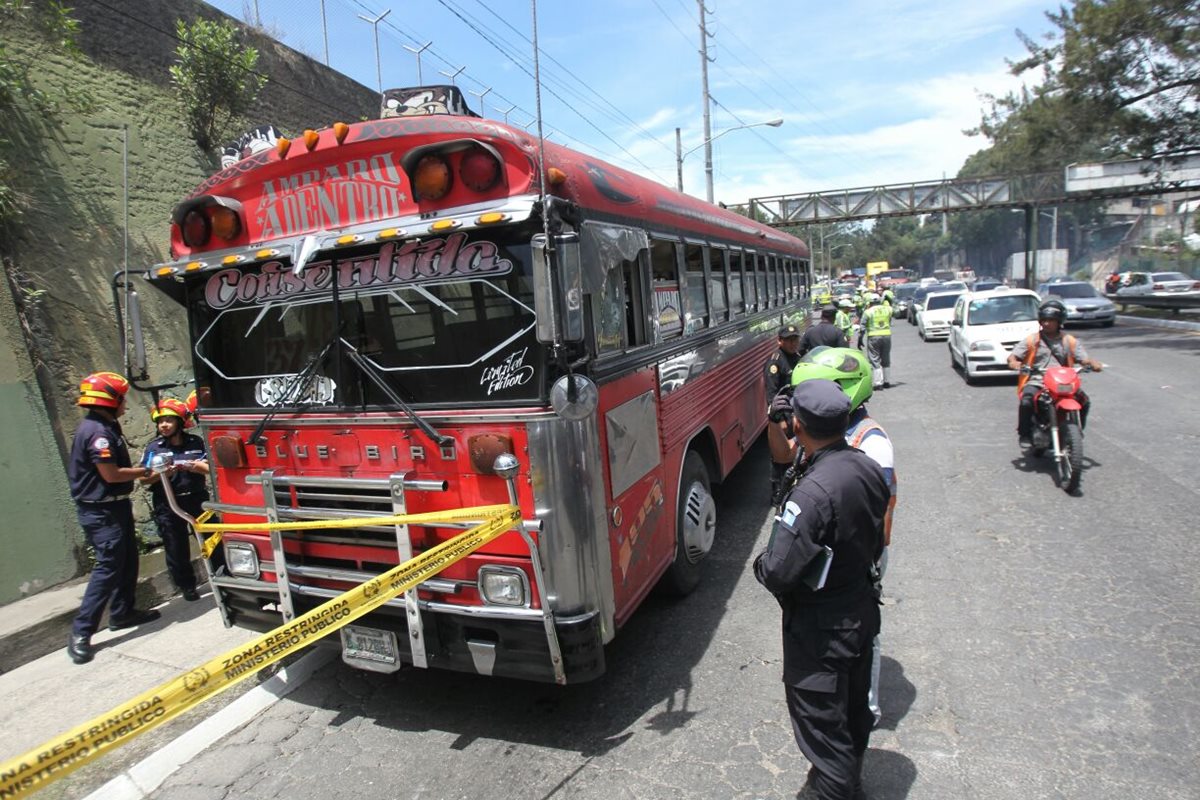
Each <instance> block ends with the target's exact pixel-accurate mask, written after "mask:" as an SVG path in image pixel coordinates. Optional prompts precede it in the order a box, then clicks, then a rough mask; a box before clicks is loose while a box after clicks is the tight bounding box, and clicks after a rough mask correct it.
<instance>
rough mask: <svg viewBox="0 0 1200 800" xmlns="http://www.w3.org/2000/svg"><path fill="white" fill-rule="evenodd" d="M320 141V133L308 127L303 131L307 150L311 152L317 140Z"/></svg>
mask: <svg viewBox="0 0 1200 800" xmlns="http://www.w3.org/2000/svg"><path fill="white" fill-rule="evenodd" d="M319 141H321V134H319V133H317V132H316V131H314V130H313V129H312V128H309V129H308V130H306V131H305V132H304V146H305V147H307V148H308V152H310V153H311V152H312V151H313V149H314V148H315V147H316V146H317V142H319Z"/></svg>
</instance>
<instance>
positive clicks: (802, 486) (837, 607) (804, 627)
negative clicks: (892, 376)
mask: <svg viewBox="0 0 1200 800" xmlns="http://www.w3.org/2000/svg"><path fill="white" fill-rule="evenodd" d="M792 407H793V410H794V422H793V424H794V428H795V433H796V438H797V440H798V441H799V443H800V445H801V446H802V447H803V448H804V451H805V452H806V453H808V454H810V455H809V456H808V457H807V459H806V464H805V470H804V473H803V474H802V475H801V477H800V480H799V481H798V482H797V484H796V486H795V488H793V489H792V491H791V493H790V494H789V495H788V497H787V500H786V502H785V503H784V506H783V509H782V511H781V513H780V516H779V517H777V518H776V521H775V526H774V528H773V529H772V531H771V538H770V541H769V542H768V543H767V547H766V549H765V550H764V551H763V552H762V553H760V554H759V555H758V557H757V558H755V560H754V576H755V577H756V578H757V579H758V582H759V583H761V584H762V585H763V586H765V587H766V588H767V589H768V590H769V591H770V592H771V593H772V594H773V595H775V598H776V600H778V601H779V604H780V606H781V607H782V609H783V682H784V693H785V696H786V698H787V707H788V714H789V716H790V717H791V721H792V730H793V733H794V734H795V737H796V743H797V745H799V747H800V750H801V751H802V752H803V753H804V755H805V757H806V758H807V759H808V760H809V762H811V763H812V765H813V768H812V770H810V771H809V782H810V784H811V785H812V787H813V789H814V790H815V792H816V795H817V797H819V798H822V799H823V800H830V799H831V798H858V797H863V796H865V795H863V791H862V763H863V755H864V754H865V753H866V750H867V743H868V741H869V739H870V735H871V728H872V726H873V724H874V717H873V716H872V715H871V710H870V708H869V707H868V705H867V693H868V689H869V687H870V682H871V642H872V640H873V639H874V638H875V636H876V634H878V632H879V595H878V591H877V589H876V587H875V583H874V577H873V567H874V565H875V563H876V562H877V561H878V560H879V557H880V555H881V553H882V551H883V526H884V516H885V515H886V513H887V507H888V499H889V492H888V487H887V480H886V478H885V477H884V475H883V471H882V470H881V469H880V468H879V466H878V465H877V464H876V463H875V462H874V461H873V460H871V458H870V457H869V456H867V455H866V454H865V453H863V452H862V451H860V450H857V449H855V448H853V447H851V446H850V445H848V444H847V443H846V440H845V438H844V437H845V433H846V426H847V423H848V420H849V416H850V399H849V398H848V397H847V396H846V394H845V393H844V392H843V391H842V389H841V387H839V386H838V384H836V383H834V382H833V381H828V380H810V381H805V382H804V383H802V384H800V385H799V386H797V387H796V388H795V390H794V392H793V397H792Z"/></svg>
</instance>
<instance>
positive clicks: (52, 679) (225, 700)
mask: <svg viewBox="0 0 1200 800" xmlns="http://www.w3.org/2000/svg"><path fill="white" fill-rule="evenodd" d="M82 590H83V584H79V585H73V586H69V587H63V588H60V589H58V590H52V591H51V592H43V593H42V594H40V595H37V596H36V597H33V598H29V599H27V600H23V601H19V602H18V603H13V604H10V605H9V606H6V607H4V608H3V609H0V621H3V622H4V623H5V627H6V630H8V631H9V632H10V635H8V636H6V637H4V638H5V640H6V641H7V642H8V644H9V645H10V646H11V644H12V642H13V641H14V635H13V634H12V633H11V630H12V628H13V621H12V620H11V619H8V618H7V617H11V616H12V615H13V613H14V612H15V611H16V609H15V608H14V606H24V607H25V608H24V609H23V610H22V611H23V612H25V613H28V612H29V608H30V606H29V604H30V603H32V602H33V601H35V600H36V601H37V602H36V603H35V604H34V605H35V606H36V607H37V608H38V609H39V610H40V611H44V612H45V614H44V618H43V619H42V620H41V621H40V624H39V625H34V626H32V628H33V630H34V631H40V633H38V634H36V635H35V634H34V633H31V632H30V629H29V626H26V628H25V630H24V631H23V633H22V632H21V631H18V632H17V634H16V635H17V636H22V637H24V638H23V640H24V641H28V642H32V643H34V644H37V645H39V646H40V649H45V648H46V646H49V645H53V650H52V651H51V652H49V653H46V654H45V655H42V656H40V657H38V658H33V659H29V660H26V661H25V663H23V664H20V665H19V666H16V667H14V668H11V669H8V670H6V671H5V672H4V673H3V674H2V675H0V762H4V761H7V760H9V759H12V758H18V757H20V756H21V755H23V754H24V753H26V752H28V751H29V750H31V749H33V748H36V747H38V746H40V745H42V744H43V743H45V742H46V741H48V740H50V739H52V738H53V737H55V736H58V735H60V734H62V733H65V732H66V731H68V730H70V729H71V728H73V727H75V726H77V725H80V724H83V723H85V722H88V721H89V720H91V719H93V718H94V717H96V716H99V715H101V714H104V713H105V712H108V711H110V710H111V709H113V708H114V707H116V706H118V705H120V704H121V703H123V702H125V701H127V700H129V699H131V698H133V697H136V696H137V695H139V694H141V693H143V692H146V691H148V690H150V689H153V688H154V687H155V686H158V685H159V684H162V683H164V682H166V681H167V680H170V679H171V678H173V677H175V676H177V675H179V674H181V673H184V672H187V671H188V670H190V669H191V668H193V667H194V666H196V665H197V664H202V663H204V662H205V661H207V660H209V659H212V658H215V657H217V656H218V655H220V654H221V653H223V652H225V651H226V650H230V649H232V648H235V647H237V646H239V645H241V644H244V643H245V642H247V641H249V640H251V639H253V638H254V637H255V636H257V635H258V634H256V633H254V632H253V631H247V630H242V629H238V628H232V629H227V628H225V627H224V625H223V624H222V623H221V615H220V613H219V612H218V611H217V608H216V605H215V604H214V602H213V598H212V595H211V594H209V593H207V589H206V588H205V589H202V590H201V591H202V596H201V598H200V599H199V600H197V601H195V602H190V603H189V602H186V601H184V600H183V599H182V598H181V597H179V596H175V597H174V598H173V599H171V600H170V601H169V602H166V603H162V604H159V605H158V606H157V608H158V609H159V610H160V611H161V612H162V617H161V618H160V619H157V620H155V621H154V622H151V623H149V624H148V625H143V626H140V627H137V628H131V629H128V630H122V631H115V632H114V631H110V630H108V627H107V621H105V624H104V626H103V627H101V629H100V631H99V632H98V633H97V634H96V635H95V636H93V637H92V643H93V645H94V646H95V648H96V657H95V659H94V660H93V661H91V662H90V663H88V664H82V665H78V664H75V663H74V662H72V661H71V659H70V658H69V657H68V656H67V653H66V641H67V638H66V637H67V634H66V632H65V631H66V629H65V628H63V629H62V632H61V635H59V631H58V629H59V628H60V627H61V626H62V625H63V624H65V625H67V626H69V625H70V620H71V618H72V617H73V616H74V614H75V612H76V611H77V610H78V602H79V595H80V593H82ZM139 594H140V593H139ZM47 595H49V596H47ZM64 620H65V623H64ZM50 631H53V635H51V633H50ZM264 679H265V677H264ZM257 683H259V681H256V680H249V681H247V682H246V684H245V685H244V686H239V687H235V688H234V689H233V690H231V691H229V692H226V693H225V694H223V695H221V696H219V697H217V698H213V699H211V700H209V701H206V702H205V703H204V704H202V705H201V706H200V707H198V708H197V709H194V710H192V711H189V712H187V713H186V714H184V715H183V716H181V717H180V718H179V719H178V720H175V721H172V722H169V723H167V724H165V725H163V726H162V727H160V728H158V729H156V730H153V731H150V732H149V733H147V734H145V735H143V736H140V737H138V738H137V739H135V740H133V741H131V742H130V743H128V744H127V745H124V746H123V747H121V748H119V749H117V750H116V751H114V752H113V753H111V754H109V755H107V756H105V757H104V758H101V759H100V760H99V761H97V762H95V763H94V764H89V765H87V766H85V767H83V768H82V769H80V770H79V771H77V772H75V773H72V774H70V775H67V776H66V777H65V778H63V779H62V780H60V781H58V782H56V783H52V784H50V785H48V786H47V787H46V788H45V789H42V790H39V792H38V795H37V796H38V797H44V798H47V800H54V798H58V797H63V798H67V797H82V796H84V795H85V794H87V793H88V792H90V791H92V790H95V789H97V788H98V787H100V786H102V785H104V784H105V783H106V782H107V781H109V780H110V779H111V778H113V777H114V776H116V775H119V774H121V773H122V772H123V771H125V770H127V769H129V768H130V767H131V766H132V765H134V764H137V763H138V762H140V761H142V760H143V759H145V758H147V757H148V756H149V755H150V754H152V753H154V752H156V751H157V750H158V749H159V748H161V747H163V746H164V745H165V744H167V743H168V742H169V741H171V739H173V738H175V737H176V736H180V735H183V734H185V733H186V731H187V730H188V729H189V728H190V727H191V726H192V725H195V724H197V723H198V722H199V721H200V720H202V719H204V718H205V717H208V716H209V715H211V714H212V713H214V712H216V711H218V710H219V709H220V708H222V707H223V706H225V705H227V704H229V703H231V702H233V701H234V700H236V699H237V698H238V697H239V696H240V695H241V694H243V693H244V692H245V691H248V690H250V689H253V688H254V686H255V685H256V684H257Z"/></svg>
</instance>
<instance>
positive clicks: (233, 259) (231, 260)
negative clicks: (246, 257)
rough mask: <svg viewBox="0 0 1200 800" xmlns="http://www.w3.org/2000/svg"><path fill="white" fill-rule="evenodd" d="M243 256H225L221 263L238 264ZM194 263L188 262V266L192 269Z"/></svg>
mask: <svg viewBox="0 0 1200 800" xmlns="http://www.w3.org/2000/svg"><path fill="white" fill-rule="evenodd" d="M242 258H243V256H225V257H224V258H222V259H221V263H222V264H236V263H238V262H239V261H241V260H242ZM199 263H200V262H199V261H193V262H192V264H199ZM192 264H188V266H187V268H188V269H191V268H192Z"/></svg>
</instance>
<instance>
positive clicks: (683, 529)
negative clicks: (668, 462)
mask: <svg viewBox="0 0 1200 800" xmlns="http://www.w3.org/2000/svg"><path fill="white" fill-rule="evenodd" d="M716 529H717V506H716V503H715V502H714V501H713V496H712V481H711V480H710V478H709V476H708V468H707V467H706V466H705V465H704V459H703V458H701V457H700V454H699V453H697V452H696V451H695V450H689V451H688V453H687V455H686V456H685V457H684V459H683V472H682V473H681V475H680V478H679V497H678V498H677V500H676V515H675V560H674V561H672V562H671V566H670V567H668V568H667V571H666V573H664V575H663V579H662V588H663V589H664V590H666V592H667V593H668V594H673V595H677V596H683V595H686V594H690V593H691V592H692V591H693V590H694V589H695V588H696V587H697V586H699V585H700V576H701V573H702V571H703V569H704V559H705V557H707V556H708V553H709V551H710V550H711V549H712V544H713V537H714V535H715V533H716Z"/></svg>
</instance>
